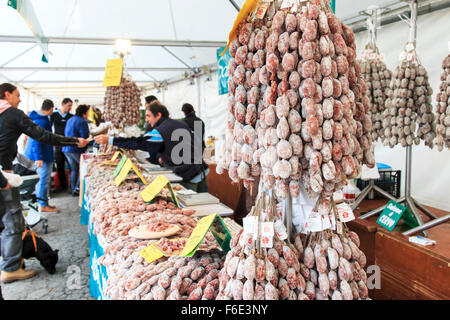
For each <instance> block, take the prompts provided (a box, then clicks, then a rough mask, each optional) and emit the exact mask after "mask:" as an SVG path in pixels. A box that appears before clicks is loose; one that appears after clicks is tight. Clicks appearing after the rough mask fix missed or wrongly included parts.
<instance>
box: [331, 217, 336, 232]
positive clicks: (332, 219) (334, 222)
mask: <svg viewBox="0 0 450 320" xmlns="http://www.w3.org/2000/svg"><path fill="white" fill-rule="evenodd" d="M330 222H331V230H336V218H335V217H334V214H331V215H330Z"/></svg>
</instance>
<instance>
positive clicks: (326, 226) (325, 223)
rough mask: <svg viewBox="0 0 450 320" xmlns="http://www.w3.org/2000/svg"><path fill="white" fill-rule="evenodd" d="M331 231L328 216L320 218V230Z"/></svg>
mask: <svg viewBox="0 0 450 320" xmlns="http://www.w3.org/2000/svg"><path fill="white" fill-rule="evenodd" d="M327 229H331V221H330V217H329V216H322V230H327Z"/></svg>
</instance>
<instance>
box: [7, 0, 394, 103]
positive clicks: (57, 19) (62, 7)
mask: <svg viewBox="0 0 450 320" xmlns="http://www.w3.org/2000/svg"><path fill="white" fill-rule="evenodd" d="M30 2H31V4H32V5H33V8H34V11H35V14H36V16H37V19H38V20H39V23H40V25H41V27H42V30H43V33H44V35H45V37H46V38H55V37H57V38H96V39H97V38H99V39H111V43H113V39H116V38H128V39H152V40H190V41H219V42H223V43H226V40H227V38H228V33H229V31H230V29H231V27H232V24H233V22H234V19H235V17H236V15H237V11H236V9H235V8H234V7H233V6H232V4H231V3H230V1H228V0H208V1H205V0H165V1H156V0H151V1H142V0H128V1H121V0H96V1H90V0H64V1H54V0H30ZM235 2H236V3H237V4H238V6H242V5H243V3H244V0H235ZM386 3H387V1H386V0H358V1H353V0H337V3H336V13H337V15H338V16H339V17H341V18H345V17H348V16H350V15H354V14H357V13H358V12H359V11H361V10H364V9H366V8H367V7H368V6H369V5H371V4H377V5H380V6H382V5H385V4H386ZM391 3H392V1H391ZM0 30H2V31H0V33H1V34H0V37H1V36H15V37H32V32H31V31H30V29H29V28H28V26H27V25H26V23H25V21H24V20H23V19H22V17H21V16H20V15H19V13H18V12H17V11H15V10H14V9H12V8H11V7H9V6H7V5H6V1H4V2H3V4H2V5H0ZM33 46H34V47H33ZM48 47H49V52H50V56H49V63H44V62H42V61H41V57H42V50H41V48H40V47H39V46H36V45H35V44H33V43H20V42H0V77H3V78H5V80H7V81H13V82H19V83H22V85H23V86H24V87H25V88H30V89H32V90H33V91H34V92H36V93H38V94H39V93H42V95H46V97H50V98H52V97H53V96H51V95H55V97H58V98H59V97H60V96H61V94H62V93H61V91H58V90H53V91H51V90H50V91H46V90H48V89H40V88H48V87H59V88H61V87H62V88H70V87H79V88H80V89H79V91H76V90H75V92H76V93H77V92H79V94H80V95H83V94H84V92H83V91H84V89H83V88H85V87H95V88H97V91H95V90H93V89H91V90H90V92H89V93H87V94H86V95H85V96H86V98H88V97H89V99H88V100H90V101H89V102H94V101H95V102H101V100H102V99H101V98H102V97H103V93H104V88H102V83H101V82H102V80H103V76H104V71H102V68H104V67H105V65H106V60H107V59H111V58H116V57H117V56H116V55H115V54H114V53H113V50H114V48H113V45H87V44H76V43H74V44H60V43H49V46H48ZM167 49H168V50H170V52H172V53H173V54H174V55H176V56H177V57H179V59H181V60H182V61H183V62H180V61H179V60H178V59H177V58H175V57H174V56H173V55H171V54H170V53H169V52H168V51H167V50H165V49H164V48H162V47H160V46H133V47H132V52H131V54H130V55H129V56H127V58H126V64H127V67H129V68H135V69H145V68H147V69H148V68H179V69H183V68H185V69H186V70H187V71H188V70H189V69H188V68H187V66H186V65H188V66H189V67H192V68H201V67H202V66H205V65H214V64H215V63H216V62H217V57H216V52H217V49H218V48H217V47H172V46H168V47H167ZM27 50H28V51H27ZM25 51H27V52H25ZM23 52H25V53H24V54H23V55H21V56H19V57H18V58H16V59H15V60H13V61H11V62H9V61H10V60H11V59H13V58H14V57H16V56H18V55H20V54H21V53H23ZM7 62H9V63H7ZM5 63H7V64H6V65H4V64H5ZM47 67H48V68H53V69H52V70H49V71H47V70H40V69H38V68H47ZM36 68H37V69H36ZM54 68H62V71H61V70H59V71H56V70H55V69H54ZM64 68H69V69H67V70H65V69H64ZM88 68H97V69H95V70H89V69H88ZM77 69H79V70H77ZM183 73H184V72H183V71H182V70H177V71H170V70H158V71H155V70H151V71H149V70H141V71H129V74H130V75H131V76H132V78H133V80H134V81H136V82H142V83H146V84H147V85H150V84H151V83H153V82H154V81H158V82H160V81H164V80H166V79H170V78H173V77H175V76H179V75H182V74H183ZM67 90H69V89H67ZM47 92H48V94H46V93H47ZM57 92H59V93H57ZM95 95H97V96H98V97H97V98H94V97H93V98H92V99H91V98H90V96H95ZM99 98H100V99H99Z"/></svg>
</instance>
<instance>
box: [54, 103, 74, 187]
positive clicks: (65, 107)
mask: <svg viewBox="0 0 450 320" xmlns="http://www.w3.org/2000/svg"><path fill="white" fill-rule="evenodd" d="M72 106H73V101H72V100H71V99H70V98H64V99H63V101H62V103H61V107H59V108H58V110H57V111H55V112H54V113H53V114H52V116H51V118H50V120H51V123H52V127H53V133H55V134H59V135H62V136H63V135H64V130H65V129H66V124H67V121H69V119H70V118H72V117H73V114H71V113H70V110H72ZM54 158H55V163H56V172H57V173H58V178H59V182H60V185H59V187H58V188H57V189H56V190H55V192H57V193H58V192H63V191H65V190H67V179H66V161H67V159H66V156H65V155H64V152H62V147H59V146H58V147H55V149H54Z"/></svg>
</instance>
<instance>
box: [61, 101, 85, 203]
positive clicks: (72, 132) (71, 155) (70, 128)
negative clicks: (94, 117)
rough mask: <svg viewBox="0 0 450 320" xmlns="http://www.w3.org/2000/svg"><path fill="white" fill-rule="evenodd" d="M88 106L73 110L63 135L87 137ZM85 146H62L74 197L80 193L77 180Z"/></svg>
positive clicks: (80, 106)
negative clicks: (73, 114) (68, 167)
mask: <svg viewBox="0 0 450 320" xmlns="http://www.w3.org/2000/svg"><path fill="white" fill-rule="evenodd" d="M88 111H89V106H87V105H84V104H82V105H79V106H78V107H77V110H76V111H75V116H73V117H72V118H70V119H69V120H68V121H67V124H66V129H65V130H64V135H65V136H66V137H81V138H85V139H87V138H88V137H89V126H88V123H87V121H86V119H87V118H88ZM86 150H87V147H84V148H77V147H63V148H62V151H63V152H64V154H65V155H66V158H67V160H68V161H69V166H70V187H71V190H72V195H73V196H74V197H76V196H78V195H79V194H80V181H79V171H80V157H81V154H83V153H85V152H86Z"/></svg>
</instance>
